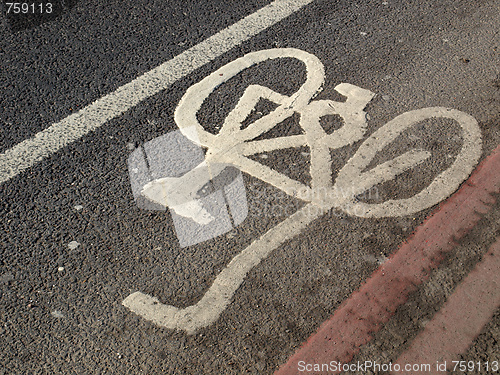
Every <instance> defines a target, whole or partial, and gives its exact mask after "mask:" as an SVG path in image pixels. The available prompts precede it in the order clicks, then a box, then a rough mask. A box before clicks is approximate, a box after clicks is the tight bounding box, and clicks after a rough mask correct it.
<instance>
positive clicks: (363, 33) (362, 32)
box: [360, 31, 368, 36]
mask: <svg viewBox="0 0 500 375" xmlns="http://www.w3.org/2000/svg"><path fill="white" fill-rule="evenodd" d="M360 34H361V35H363V36H366V35H368V34H367V33H365V32H364V31H361V32H360Z"/></svg>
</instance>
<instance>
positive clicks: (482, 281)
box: [393, 237, 500, 374]
mask: <svg viewBox="0 0 500 375" xmlns="http://www.w3.org/2000/svg"><path fill="white" fill-rule="evenodd" d="M499 306H500V237H498V238H497V239H496V242H495V243H494V244H493V245H492V246H491V247H490V249H489V250H488V252H487V253H486V254H485V255H484V256H483V260H482V261H481V262H479V263H478V264H477V265H476V267H475V268H474V269H473V270H472V271H471V272H470V273H469V274H468V275H467V277H466V278H465V279H464V280H463V281H462V282H461V283H460V284H459V285H458V286H457V288H456V290H455V292H454V293H453V294H452V295H451V296H450V297H449V298H448V300H447V301H446V302H445V304H444V306H443V308H441V310H439V311H438V312H437V313H436V315H435V316H434V317H433V318H432V320H431V321H430V322H429V323H427V324H426V326H425V329H424V330H423V331H422V332H421V333H420V334H419V335H418V336H417V337H416V338H415V339H414V340H413V342H412V343H411V346H410V348H409V349H408V350H407V351H405V352H404V353H403V354H402V355H401V356H400V357H399V358H398V359H397V361H396V363H395V365H396V364H398V365H400V366H401V368H404V367H403V366H404V365H405V364H407V363H411V364H424V363H429V364H431V369H432V370H431V372H428V373H429V374H443V373H444V372H445V368H446V367H447V368H446V369H447V370H448V371H452V370H453V368H454V366H453V362H452V361H453V360H457V359H458V357H459V355H460V354H463V353H465V352H466V351H467V349H468V348H469V346H470V345H471V344H472V343H473V342H474V340H475V339H476V337H477V336H478V335H479V334H480V333H481V330H482V328H483V327H484V326H485V325H486V324H487V323H488V322H489V321H490V319H491V318H492V317H493V315H494V313H495V310H496V309H497V308H498V307H499ZM438 362H439V363H440V364H441V366H443V365H444V366H443V369H441V368H439V369H438V368H436V364H437V363H438ZM446 365H447V366H446ZM397 373H398V372H393V374H397ZM419 373H420V372H419ZM408 374H411V372H408Z"/></svg>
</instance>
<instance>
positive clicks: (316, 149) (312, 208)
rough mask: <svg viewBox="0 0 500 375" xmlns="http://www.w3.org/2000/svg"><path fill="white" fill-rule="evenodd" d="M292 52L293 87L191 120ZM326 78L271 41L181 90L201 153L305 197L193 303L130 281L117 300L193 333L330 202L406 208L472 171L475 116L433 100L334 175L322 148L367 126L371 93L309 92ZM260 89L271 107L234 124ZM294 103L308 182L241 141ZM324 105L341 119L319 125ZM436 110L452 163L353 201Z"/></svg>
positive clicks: (383, 209) (401, 168) (288, 112)
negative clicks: (223, 114)
mask: <svg viewBox="0 0 500 375" xmlns="http://www.w3.org/2000/svg"><path fill="white" fill-rule="evenodd" d="M290 57H291V58H295V59H298V60H300V61H302V62H303V63H304V65H305V68H306V71H307V78H306V81H305V82H304V83H303V85H302V86H301V87H300V88H299V89H298V90H297V91H296V92H295V93H294V94H293V95H291V96H289V97H288V96H284V95H281V94H278V93H276V92H273V91H272V90H271V89H269V88H266V87H263V86H259V85H251V86H248V87H247V89H246V90H245V92H244V94H243V95H242V97H241V98H240V100H239V102H238V103H237V105H236V107H235V108H234V109H233V110H232V111H231V112H230V113H229V114H228V116H227V118H226V120H225V121H224V125H223V126H222V128H221V130H220V131H219V133H217V134H212V133H210V132H208V131H206V130H205V129H204V127H203V126H202V125H201V124H200V123H199V122H198V120H197V117H196V114H197V112H198V111H199V109H200V107H201V106H202V104H203V102H204V101H205V100H206V98H207V97H208V96H209V95H210V94H211V93H212V92H213V91H214V90H215V89H216V88H217V87H219V86H221V85H222V84H223V83H224V82H226V81H228V80H229V79H231V78H232V77H234V76H235V75H237V74H238V73H240V72H242V71H244V70H245V69H248V68H250V67H252V66H254V65H255V64H258V63H260V62H263V61H266V60H272V59H280V58H290ZM324 80H325V74H324V67H323V65H322V63H321V61H319V59H318V58H317V57H316V56H314V55H312V54H310V53H308V52H305V51H302V50H299V49H294V48H276V49H270V50H262V51H257V52H251V53H248V54H247V55H245V56H243V57H240V58H238V59H236V60H234V61H232V62H230V63H228V64H226V65H225V66H223V67H221V68H220V69H218V70H216V71H215V72H213V73H212V74H210V75H209V76H207V77H206V78H204V79H203V80H201V81H200V82H198V83H196V84H194V85H193V86H191V87H190V88H189V89H188V90H187V91H186V93H185V95H184V96H183V98H182V99H181V100H180V102H179V105H178V107H177V108H176V110H175V115H174V117H175V122H176V124H177V125H178V127H179V128H180V130H181V132H182V133H183V134H184V135H185V136H186V137H187V138H188V139H190V140H191V141H192V142H194V143H195V144H198V145H199V146H202V147H205V148H207V153H206V156H205V161H204V163H206V164H217V163H221V164H225V163H227V164H232V165H234V166H235V167H237V168H238V169H240V170H241V171H242V172H245V173H248V174H249V175H251V176H253V177H257V178H259V179H260V180H262V181H264V182H266V183H268V184H270V185H272V186H274V187H276V188H278V189H280V190H282V191H283V192H285V193H286V194H288V195H290V196H294V197H297V198H298V199H300V200H302V201H304V202H306V203H307V204H306V205H305V206H304V207H303V208H301V209H300V210H299V211H297V212H296V213H294V214H293V215H291V216H290V217H288V218H287V219H286V220H284V221H282V222H281V223H279V224H278V225H277V226H276V227H275V228H273V229H271V230H270V231H268V232H267V233H265V234H264V235H263V236H261V237H260V238H257V239H256V240H254V241H253V242H252V243H251V244H250V245H249V246H248V247H247V248H246V249H244V250H243V251H242V252H241V253H240V254H238V255H237V256H236V257H235V258H234V259H233V260H232V261H231V262H230V263H229V264H228V265H227V266H226V268H224V269H223V270H222V271H221V272H220V273H219V275H218V276H217V277H216V279H215V281H214V283H213V284H212V286H211V287H210V288H209V289H208V291H207V292H206V293H205V295H204V296H203V297H202V299H201V300H199V301H198V302H197V303H195V304H193V305H190V306H188V307H185V308H177V307H175V306H172V305H167V304H162V303H160V302H159V300H158V298H156V297H153V296H150V295H147V294H144V293H142V292H140V291H137V292H134V293H132V294H131V295H129V296H128V297H127V298H126V299H125V300H124V301H123V302H122V304H123V305H124V306H126V307H127V308H129V309H130V310H131V311H133V312H134V313H136V314H138V315H140V316H142V317H143V318H145V319H147V320H150V321H152V322H154V323H155V324H157V325H160V326H163V327H166V328H170V329H180V330H184V331H186V332H187V333H188V334H193V333H195V332H196V331H197V330H198V329H200V328H203V327H206V326H208V325H209V324H212V323H213V322H215V321H216V320H217V319H218V318H219V316H220V314H221V313H222V312H223V311H224V310H225V309H226V307H227V306H228V305H229V304H230V302H231V299H232V297H233V295H234V293H235V292H236V290H237V289H238V288H239V286H240V285H241V284H242V283H243V280H244V279H245V277H246V275H247V273H248V272H249V271H250V270H251V269H252V268H253V267H255V266H257V265H258V264H259V263H260V262H261V261H262V260H263V259H264V258H266V257H267V256H269V254H270V253H271V252H272V251H273V250H275V249H276V248H277V247H278V246H280V245H281V244H283V243H284V242H285V241H287V240H289V239H291V238H293V237H295V236H297V235H298V234H299V233H301V232H302V231H303V230H304V229H305V228H306V227H307V225H309V224H310V223H311V222H312V221H314V220H315V219H317V218H319V217H321V216H323V214H325V213H326V212H328V211H329V210H331V209H338V210H342V211H344V212H346V213H348V214H350V215H353V216H359V217H365V218H383V217H394V216H405V215H410V214H413V213H415V212H418V211H421V210H423V209H426V208H429V207H432V206H434V205H435V204H438V203H439V202H441V201H442V200H444V199H446V198H447V197H448V196H450V195H451V194H452V193H453V192H454V191H455V190H456V189H457V188H458V187H459V186H460V184H461V183H462V182H463V181H465V179H466V178H467V177H468V176H469V174H470V173H471V172H472V170H473V168H474V166H475V165H476V163H477V161H478V159H479V157H480V155H481V134H480V130H479V128H478V126H477V122H476V120H475V119H474V118H473V117H471V116H470V115H467V114H465V113H463V112H460V111H457V110H454V109H449V108H442V107H431V108H422V109H419V110H413V111H408V112H405V113H403V114H401V115H399V116H397V117H396V118H394V119H393V120H391V121H389V122H388V123H387V124H385V125H383V126H382V127H380V128H379V129H378V130H377V131H375V132H374V133H373V134H372V135H371V136H370V137H368V138H367V139H366V140H365V141H364V142H363V143H362V144H361V146H360V147H359V148H358V150H357V151H356V152H355V154H354V156H353V157H352V158H350V159H349V161H348V162H347V163H346V165H345V166H344V167H343V168H342V169H341V170H340V172H339V173H338V175H337V176H336V178H335V179H333V176H332V173H333V172H332V168H331V163H332V156H331V155H330V150H335V149H338V148H341V147H344V146H348V145H351V144H352V143H354V142H355V141H357V140H360V139H362V138H363V136H364V134H365V133H366V127H367V123H366V117H365V115H366V112H365V111H364V108H365V107H366V105H367V104H368V103H369V102H370V101H371V99H372V98H373V96H374V95H375V94H373V93H372V92H370V91H369V90H366V89H362V88H360V87H357V86H354V85H351V84H348V83H341V84H339V85H337V86H336V87H335V90H336V91H337V92H339V93H340V94H342V95H344V96H346V97H347V99H346V101H345V102H335V101H332V100H313V98H314V97H315V96H316V95H317V94H318V93H319V92H320V91H321V88H322V85H323V82H324ZM260 98H266V99H268V100H270V101H272V102H274V103H276V104H277V105H278V107H277V108H276V109H275V110H274V111H273V112H271V113H270V114H268V115H266V116H264V117H261V118H260V119H258V120H256V121H255V122H254V123H252V124H251V125H249V126H248V127H246V128H244V129H241V126H240V125H241V122H242V121H243V120H244V119H245V118H246V117H247V116H248V115H249V114H250V111H251V110H252V108H253V105H254V103H257V101H258V100H259V99H260ZM294 113H299V114H300V127H301V128H302V130H303V131H304V137H302V138H300V140H301V141H302V142H303V143H302V145H304V146H305V145H307V146H308V147H309V148H310V150H311V163H310V171H311V173H310V174H311V186H310V187H309V186H306V185H304V184H302V183H300V182H299V181H296V180H293V179H291V178H288V177H287V176H285V175H283V174H282V173H279V172H278V171H276V170H273V169H271V168H269V167H265V166H264V165H262V164H260V163H258V162H256V161H253V160H251V159H248V158H246V157H245V156H244V155H243V153H245V154H247V155H248V154H249V153H250V152H249V149H248V146H247V145H248V144H250V145H251V146H250V150H252V149H253V150H255V149H257V150H259V149H261V148H260V147H258V146H257V147H252V145H253V144H255V143H257V144H258V145H259V144H260V143H261V141H255V138H256V137H258V136H260V135H262V134H264V133H265V132H267V131H269V130H270V129H272V128H273V127H275V126H276V125H278V124H279V123H280V122H281V121H283V120H284V119H286V118H288V117H290V116H292V115H293V114H294ZM328 114H339V115H340V116H341V117H342V118H343V120H344V125H343V126H342V127H340V128H339V129H337V130H335V131H334V132H332V133H331V134H327V133H326V132H325V130H324V129H323V128H322V127H321V125H320V118H321V117H322V116H325V115H328ZM434 117H442V118H449V119H452V120H454V121H456V122H458V124H459V125H460V127H461V130H462V138H463V144H462V148H461V151H460V154H459V155H458V156H457V158H456V160H455V161H454V163H453V164H452V165H451V166H450V168H448V169H446V170H445V171H443V172H442V173H441V174H439V175H438V176H437V177H436V178H435V179H434V180H433V181H432V182H431V183H430V184H429V185H428V186H427V187H426V188H425V189H423V190H422V191H420V192H419V193H417V194H415V195H414V196H412V197H410V198H405V199H395V200H387V201H385V202H383V203H377V204H367V203H363V202H358V201H357V200H356V198H355V197H356V195H358V194H361V193H363V192H365V191H366V190H369V189H370V188H371V187H373V186H376V185H377V184H380V183H384V182H386V181H390V180H391V179H393V178H395V177H396V176H398V175H399V174H401V173H403V172H405V171H407V170H408V169H411V168H413V167H415V166H416V165H419V164H420V163H422V162H423V161H425V160H426V159H427V158H428V157H429V156H430V153H429V152H428V151H422V150H412V151H408V152H406V153H404V154H402V155H400V156H397V157H395V158H394V159H392V160H389V161H386V162H384V163H382V164H379V165H377V166H376V167H373V168H371V169H369V170H367V171H365V169H366V168H367V167H368V166H369V165H370V163H371V161H372V160H373V159H374V158H375V156H376V155H377V153H378V152H380V151H382V150H383V149H384V147H386V146H387V145H389V144H390V143H391V142H393V141H395V139H396V138H397V137H398V136H399V135H400V134H401V133H402V132H404V131H405V130H406V129H408V128H410V127H412V126H414V125H416V124H418V123H420V122H421V121H423V120H426V119H430V118H434ZM287 138H288V137H287V136H282V137H279V138H278V139H280V140H281V142H278V144H273V143H271V142H269V141H270V140H266V143H265V146H264V147H265V148H266V149H267V150H269V149H270V148H273V149H278V148H280V147H282V148H289V147H291V146H290V143H293V144H296V142H297V137H294V138H293V140H292V142H285V141H286V140H287ZM246 141H247V143H245V142H246ZM243 151H246V152H243ZM181 179H182V178H181ZM161 190H166V188H165V189H161Z"/></svg>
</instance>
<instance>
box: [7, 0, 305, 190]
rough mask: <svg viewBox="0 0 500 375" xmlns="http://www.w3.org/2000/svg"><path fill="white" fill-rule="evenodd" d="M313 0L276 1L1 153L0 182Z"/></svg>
mask: <svg viewBox="0 0 500 375" xmlns="http://www.w3.org/2000/svg"><path fill="white" fill-rule="evenodd" d="M312 1H313V0H276V1H274V2H272V3H271V4H269V5H267V6H265V7H263V8H261V9H259V10H258V11H256V12H255V13H252V14H250V15H249V16H247V17H245V18H243V19H242V20H240V21H238V22H236V23H235V24H233V25H231V26H229V27H227V28H225V29H223V30H221V31H219V32H218V33H217V34H215V35H213V36H211V37H210V38H208V39H206V40H204V41H203V42H201V43H199V44H197V45H195V46H193V47H191V48H189V49H188V50H186V51H184V52H183V53H181V54H180V55H177V56H176V57H174V58H173V59H171V60H169V61H167V62H165V63H163V64H161V65H159V66H157V67H156V68H154V69H152V70H150V71H149V72H147V73H145V74H143V75H141V76H139V77H138V78H136V79H134V80H133V81H131V82H129V83H127V84H125V85H123V86H121V87H119V88H118V89H117V90H115V91H114V92H112V93H110V94H108V95H106V96H104V97H102V98H101V99H99V100H97V101H95V102H94V103H92V104H89V105H88V106H86V107H85V108H83V109H82V110H80V111H78V112H77V113H75V114H72V115H70V116H68V117H66V118H64V119H63V120H61V121H59V122H57V123H55V124H52V125H51V126H50V127H48V128H47V129H45V130H43V131H41V132H39V133H37V134H36V135H35V136H34V137H32V138H29V139H26V140H24V141H23V142H21V143H18V144H17V145H15V146H14V147H12V148H10V149H9V150H7V151H5V152H4V153H2V154H0V184H1V183H4V182H6V181H9V180H10V179H11V178H13V177H15V176H17V175H18V174H19V173H21V172H23V171H24V170H26V169H28V168H30V167H32V166H33V165H35V164H36V163H38V162H40V161H41V160H43V159H45V158H46V157H49V156H50V155H51V154H53V153H56V152H57V151H59V150H60V149H62V148H63V147H65V146H67V145H68V144H70V143H72V142H74V141H77V140H78V139H80V138H81V137H83V136H85V135H86V134H88V133H89V132H91V131H94V130H96V129H98V128H99V127H101V126H102V125H104V124H105V123H106V122H107V121H109V120H111V119H113V118H115V117H117V116H120V115H122V114H123V113H125V112H126V111H127V110H129V109H130V108H132V107H134V106H136V105H137V104H139V103H140V102H141V101H143V100H145V99H147V98H149V97H151V96H153V95H155V94H157V93H159V92H160V91H162V90H164V89H166V88H168V87H169V86H170V85H171V84H172V83H174V82H175V81H177V80H179V79H181V78H182V77H184V76H186V75H188V74H190V73H191V72H193V71H194V70H196V69H198V68H200V67H202V66H203V65H205V64H207V63H209V62H210V61H212V60H214V59H216V58H217V57H219V56H221V55H222V54H223V53H225V52H227V51H229V50H230V49H231V48H233V47H235V46H238V45H239V44H241V43H242V42H244V41H246V40H248V39H250V38H251V37H253V36H255V35H257V34H258V33H260V32H262V31H264V30H266V29H267V28H269V27H271V26H273V25H275V24H276V23H278V22H280V21H281V20H283V19H285V18H286V17H288V16H290V15H292V14H293V13H295V12H297V11H298V10H300V9H301V8H303V7H304V6H306V5H307V4H310V3H311V2H312Z"/></svg>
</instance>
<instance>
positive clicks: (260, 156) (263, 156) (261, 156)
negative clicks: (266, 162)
mask: <svg viewBox="0 0 500 375" xmlns="http://www.w3.org/2000/svg"><path fill="white" fill-rule="evenodd" d="M268 157H269V156H267V155H266V154H260V155H259V158H261V159H267V158H268Z"/></svg>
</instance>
